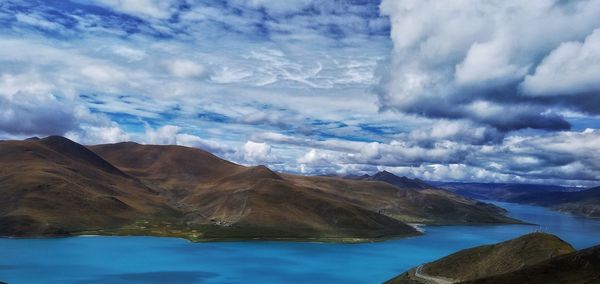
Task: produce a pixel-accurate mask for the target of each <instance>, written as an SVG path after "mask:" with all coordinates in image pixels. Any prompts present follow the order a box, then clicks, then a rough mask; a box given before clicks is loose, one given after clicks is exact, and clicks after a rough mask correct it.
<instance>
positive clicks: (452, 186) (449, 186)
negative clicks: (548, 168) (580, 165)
mask: <svg viewBox="0 0 600 284" xmlns="http://www.w3.org/2000/svg"><path fill="white" fill-rule="evenodd" d="M432 184H433V185H435V186H437V187H439V188H443V189H446V190H448V191H451V192H454V193H456V194H459V195H462V196H465V197H470V198H475V199H483V200H495V201H510V200H511V199H513V198H517V197H519V196H521V195H533V194H544V193H548V192H572V191H578V190H579V189H578V188H573V187H563V186H556V185H546V184H512V183H465V182H432Z"/></svg>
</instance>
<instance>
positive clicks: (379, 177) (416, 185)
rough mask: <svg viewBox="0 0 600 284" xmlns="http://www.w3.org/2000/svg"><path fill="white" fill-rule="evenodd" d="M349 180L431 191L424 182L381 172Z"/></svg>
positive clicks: (353, 177)
mask: <svg viewBox="0 0 600 284" xmlns="http://www.w3.org/2000/svg"><path fill="white" fill-rule="evenodd" d="M348 178H349V179H354V180H371V181H382V182H386V183H389V184H391V185H395V186H397V187H400V188H406V189H431V188H434V187H433V186H431V185H429V184H427V183H426V182H424V181H422V180H420V179H411V178H407V177H404V176H403V177H399V176H397V175H395V174H392V173H390V172H388V171H381V172H378V173H376V174H374V175H372V176H369V175H362V176H351V177H348Z"/></svg>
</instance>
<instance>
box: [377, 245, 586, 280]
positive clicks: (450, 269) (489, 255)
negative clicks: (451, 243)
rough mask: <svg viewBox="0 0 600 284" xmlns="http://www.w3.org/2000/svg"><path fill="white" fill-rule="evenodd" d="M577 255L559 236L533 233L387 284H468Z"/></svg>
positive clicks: (448, 258) (444, 260) (443, 261)
mask: <svg viewBox="0 0 600 284" xmlns="http://www.w3.org/2000/svg"><path fill="white" fill-rule="evenodd" d="M574 251H575V249H573V247H572V246H571V245H569V244H568V243H566V242H564V241H563V240H561V239H559V238H558V237H556V236H553V235H549V234H544V233H533V234H528V235H524V236H522V237H519V238H516V239H512V240H509V241H505V242H502V243H498V244H494V245H485V246H479V247H475V248H470V249H465V250H462V251H459V252H457V253H454V254H451V255H449V256H446V257H444V258H441V259H439V260H436V261H434V262H431V263H427V264H424V265H422V266H420V267H418V268H416V269H411V270H410V271H408V272H406V273H404V274H402V275H400V276H399V277H397V278H395V279H392V280H390V281H389V282H388V283H427V282H428V281H426V278H429V277H431V278H438V279H444V280H445V281H449V282H461V281H469V280H474V279H480V278H484V277H490V276H493V275H500V274H504V273H508V272H513V271H517V270H519V269H521V268H523V267H528V266H531V265H533V264H537V263H540V262H543V261H546V260H548V259H552V258H554V257H556V256H560V255H566V254H569V253H572V252H574ZM506 283H510V282H506ZM514 283H520V282H514Z"/></svg>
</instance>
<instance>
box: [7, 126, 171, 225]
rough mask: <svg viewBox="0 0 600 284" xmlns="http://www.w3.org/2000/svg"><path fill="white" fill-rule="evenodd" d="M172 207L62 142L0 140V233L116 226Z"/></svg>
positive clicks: (50, 139) (95, 158) (78, 147)
mask: <svg viewBox="0 0 600 284" xmlns="http://www.w3.org/2000/svg"><path fill="white" fill-rule="evenodd" d="M171 211H172V209H170V207H169V206H168V205H167V204H166V203H165V202H164V200H163V198H162V197H160V195H158V193H156V192H154V191H152V190H151V189H149V188H148V187H146V186H144V185H143V184H142V183H140V182H139V181H137V180H136V179H134V178H132V177H129V176H127V175H126V174H125V173H123V172H121V171H120V170H119V169H117V168H116V167H114V166H112V165H111V164H110V163H108V162H106V161H105V160H103V159H102V158H100V157H99V156H98V155H96V154H95V153H93V152H92V151H90V150H88V149H87V148H85V147H83V146H81V145H79V144H77V143H74V142H72V141H70V140H68V139H66V138H62V137H57V136H51V137H48V138H45V139H40V140H29V141H3V142H0V234H2V235H34V234H65V233H70V232H73V231H80V230H83V229H89V228H98V227H115V226H116V227H118V226H121V225H123V224H125V223H127V222H128V221H129V220H131V219H134V218H138V217H141V216H146V215H153V214H163V213H165V212H171Z"/></svg>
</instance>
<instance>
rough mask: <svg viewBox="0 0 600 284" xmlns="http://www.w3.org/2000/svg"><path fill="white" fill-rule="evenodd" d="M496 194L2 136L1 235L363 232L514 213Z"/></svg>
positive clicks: (335, 235)
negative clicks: (491, 197) (489, 199)
mask: <svg viewBox="0 0 600 284" xmlns="http://www.w3.org/2000/svg"><path fill="white" fill-rule="evenodd" d="M504 213H505V212H504V211H503V210H502V209H501V208H499V207H496V206H493V205H489V204H485V203H480V202H477V201H474V200H471V199H467V198H462V197H459V196H457V195H454V194H452V193H449V192H446V191H441V190H435V189H426V190H419V191H417V190H413V189H406V188H400V187H397V186H393V185H391V184H388V183H384V182H380V181H371V180H365V181H363V180H345V179H342V178H334V177H306V176H297V175H290V174H281V173H275V172H273V171H271V170H270V169H268V168H267V167H265V166H256V167H245V166H241V165H237V164H234V163H231V162H228V161H225V160H223V159H221V158H218V157H217V156H214V155H212V154H210V153H208V152H205V151H202V150H199V149H196V148H188V147H182V146H159V145H140V144H137V143H132V142H126V143H117V144H107V145H96V146H89V147H84V146H81V145H79V144H77V143H75V142H73V141H70V140H68V139H66V138H63V137H58V136H51V137H47V138H44V139H29V140H26V141H2V142H0V228H1V230H0V235H9V236H14V235H17V236H18V235H52V234H56V235H69V234H107V235H160V236H177V237H184V238H188V239H191V240H210V239H240V238H242V239H248V238H267V239H319V240H336V241H360V240H365V239H374V238H382V237H392V236H411V235H417V234H419V232H418V231H417V230H416V229H415V228H413V227H412V226H409V225H407V223H426V224H469V223H471V224H474V223H515V222H518V221H517V220H514V219H511V218H508V217H506V216H505V215H504Z"/></svg>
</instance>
